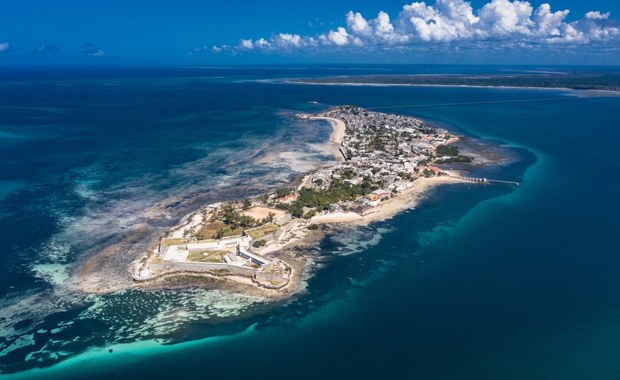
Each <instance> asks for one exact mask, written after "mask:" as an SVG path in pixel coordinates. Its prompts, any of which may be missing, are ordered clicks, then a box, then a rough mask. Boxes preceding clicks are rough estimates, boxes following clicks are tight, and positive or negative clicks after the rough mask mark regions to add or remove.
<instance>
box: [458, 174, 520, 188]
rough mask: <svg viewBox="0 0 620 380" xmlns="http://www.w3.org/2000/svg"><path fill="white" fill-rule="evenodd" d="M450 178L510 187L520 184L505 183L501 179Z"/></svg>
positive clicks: (513, 182) (514, 182)
mask: <svg viewBox="0 0 620 380" xmlns="http://www.w3.org/2000/svg"><path fill="white" fill-rule="evenodd" d="M449 177H450V178H456V179H460V180H463V181H469V182H476V183H482V184H498V185H509V186H519V182H516V181H504V180H501V179H489V178H479V177H463V176H458V175H451V176H449Z"/></svg>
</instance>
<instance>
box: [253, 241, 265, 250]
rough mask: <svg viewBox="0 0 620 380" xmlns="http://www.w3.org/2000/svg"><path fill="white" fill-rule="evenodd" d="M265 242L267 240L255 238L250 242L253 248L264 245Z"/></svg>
mask: <svg viewBox="0 0 620 380" xmlns="http://www.w3.org/2000/svg"><path fill="white" fill-rule="evenodd" d="M265 244H267V242H266V241H265V240H256V241H254V242H253V243H252V247H254V248H260V247H264V246H265Z"/></svg>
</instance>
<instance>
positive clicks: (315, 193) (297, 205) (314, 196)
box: [288, 178, 377, 218]
mask: <svg viewBox="0 0 620 380" xmlns="http://www.w3.org/2000/svg"><path fill="white" fill-rule="evenodd" d="M376 189H377V188H376V184H375V183H373V182H372V181H371V180H370V179H368V178H365V179H364V180H363V181H362V183H360V184H358V185H353V184H351V183H347V182H342V181H339V180H334V181H332V183H331V186H330V187H329V189H326V190H315V189H308V188H303V189H301V190H300V191H299V198H298V199H297V200H296V201H295V202H293V203H291V205H290V206H288V211H289V212H290V213H291V215H293V216H294V217H296V218H301V217H303V216H304V215H308V214H307V213H306V214H304V207H310V208H315V209H316V210H318V211H323V210H329V209H330V208H331V206H332V205H333V204H334V203H338V202H340V201H351V200H354V199H355V198H357V197H359V196H362V195H367V194H369V193H371V192H372V191H373V190H376ZM310 217H311V216H310Z"/></svg>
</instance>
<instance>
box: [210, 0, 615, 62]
mask: <svg viewBox="0 0 620 380" xmlns="http://www.w3.org/2000/svg"><path fill="white" fill-rule="evenodd" d="M569 13H570V11H569V10H568V9H564V10H552V7H551V5H550V4H548V3H544V4H541V5H540V6H538V7H537V8H534V6H533V5H532V4H531V3H530V2H529V1H521V0H490V1H489V2H487V3H486V4H484V5H483V6H482V7H480V8H479V9H477V10H476V9H474V8H473V7H472V5H471V3H470V2H469V1H465V0H435V2H434V3H433V4H430V2H429V3H426V2H421V1H416V2H412V3H410V4H405V5H403V7H402V10H401V11H400V12H399V13H398V14H397V15H396V16H395V17H394V18H392V17H390V15H389V14H387V13H386V12H384V11H381V12H379V13H378V14H377V16H376V17H375V18H370V19H368V18H366V17H364V15H362V14H361V13H360V12H355V11H349V12H348V13H347V14H346V16H345V20H344V25H342V26H337V27H335V28H333V29H331V30H327V31H325V32H323V33H320V34H318V35H316V36H302V35H299V34H292V33H280V34H275V35H273V36H271V37H270V38H259V39H258V40H256V41H253V40H252V39H242V40H241V41H240V42H239V44H238V45H237V46H232V47H231V46H217V47H214V48H213V49H212V50H213V51H217V52H220V51H248V50H254V51H278V50H290V49H329V48H330V47H332V48H337V49H342V48H350V49H356V48H360V47H368V48H381V49H390V48H394V49H402V48H418V49H427V48H429V47H432V46H433V44H437V43H440V44H456V45H455V46H457V47H458V46H459V45H458V44H459V43H468V44H470V45H471V46H477V47H481V48H484V47H485V46H486V47H491V48H498V47H501V46H500V45H501V44H505V45H506V46H519V47H522V48H527V47H528V46H540V45H541V44H550V45H551V44H558V43H559V44H562V43H564V44H572V45H579V44H581V45H583V44H588V43H591V42H596V43H609V44H611V45H613V46H616V47H618V42H620V27H619V26H618V23H617V22H616V21H614V20H612V19H611V15H610V14H609V13H602V12H601V11H597V10H593V11H590V12H588V13H586V14H585V15H583V17H582V18H580V19H577V20H575V21H572V22H568V21H567V20H566V18H567V17H568V15H569ZM498 44H499V45H498Z"/></svg>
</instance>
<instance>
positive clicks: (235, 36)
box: [0, 0, 620, 65]
mask: <svg viewBox="0 0 620 380" xmlns="http://www.w3.org/2000/svg"><path fill="white" fill-rule="evenodd" d="M618 20H620V2H619V1H617V0H589V1H583V0H548V2H542V1H529V2H528V1H517V0H480V1H478V0H476V1H465V0H428V1H426V2H422V1H403V0H387V1H386V0H383V1H379V0H358V1H352V0H312V1H309V0H296V1H282V0H255V1H246V0H228V1H213V0H209V1H206V0H202V1H198V0H175V1H171V0H148V1H145V0H133V1H120V0H107V1H104V0H91V1H85V0H56V1H50V0H15V1H6V2H4V4H2V7H1V8H0V65H38V64H71V65H81V64H83V65H106V64H129V65H210V64H269V63H378V64H381V63H413V64H428V63H442V64H458V63H466V64H481V63H486V64H573V65H589V64H590V65H601V64H603V65H620V22H618Z"/></svg>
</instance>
